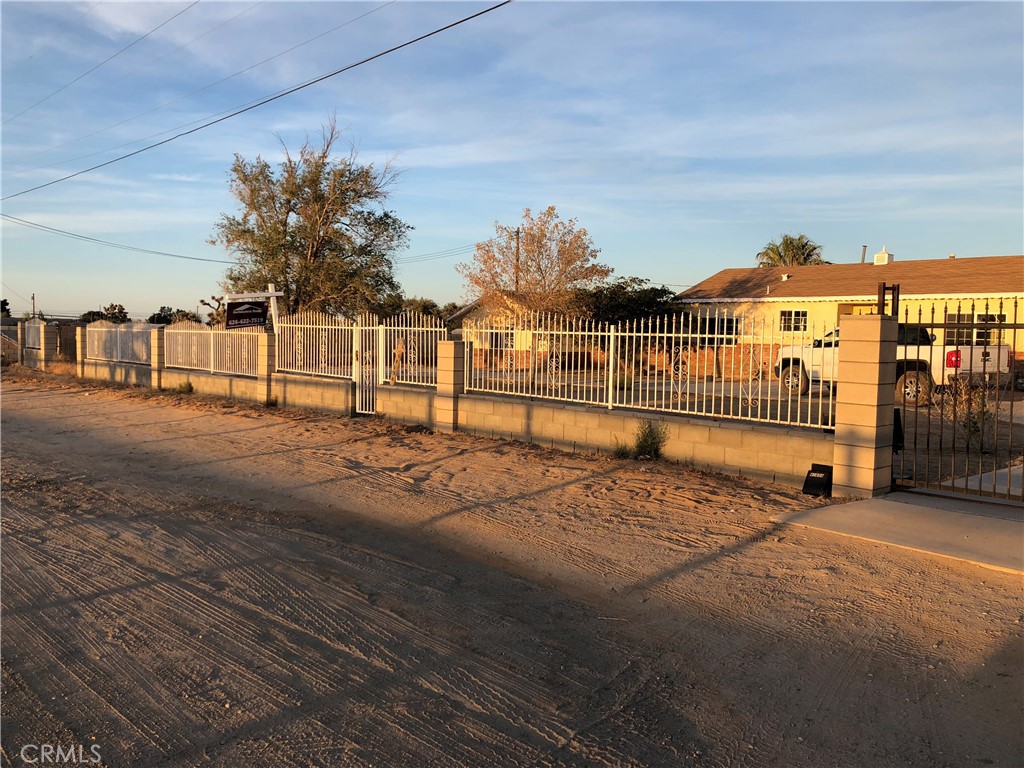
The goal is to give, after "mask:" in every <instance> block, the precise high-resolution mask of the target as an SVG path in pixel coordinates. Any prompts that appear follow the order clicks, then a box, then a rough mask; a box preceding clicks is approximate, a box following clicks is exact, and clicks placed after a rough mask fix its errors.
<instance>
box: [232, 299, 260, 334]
mask: <svg viewBox="0 0 1024 768" xmlns="http://www.w3.org/2000/svg"><path fill="white" fill-rule="evenodd" d="M227 306H228V313H227V320H226V322H225V327H226V328H227V329H228V330H231V329H232V328H251V327H253V326H262V325H266V324H267V302H265V301H230V302H228V305H227Z"/></svg>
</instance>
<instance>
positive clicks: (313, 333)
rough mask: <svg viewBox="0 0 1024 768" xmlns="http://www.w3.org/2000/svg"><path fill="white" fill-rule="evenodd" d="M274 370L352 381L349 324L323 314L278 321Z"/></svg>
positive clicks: (351, 329) (350, 325)
mask: <svg viewBox="0 0 1024 768" xmlns="http://www.w3.org/2000/svg"><path fill="white" fill-rule="evenodd" d="M275 333H276V334H277V370H279V371H288V372H291V373H306V374H311V375H314V376H338V377H341V378H346V379H351V378H352V333H353V322H352V320H351V319H349V318H346V317H339V316H337V315H328V314H325V313H323V312H299V313H298V314H294V315H283V316H281V317H280V318H278V321H277V326H276V327H275Z"/></svg>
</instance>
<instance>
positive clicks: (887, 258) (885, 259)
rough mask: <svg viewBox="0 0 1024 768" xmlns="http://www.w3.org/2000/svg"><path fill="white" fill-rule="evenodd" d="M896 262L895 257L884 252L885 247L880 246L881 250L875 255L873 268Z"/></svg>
mask: <svg viewBox="0 0 1024 768" xmlns="http://www.w3.org/2000/svg"><path fill="white" fill-rule="evenodd" d="M894 261H896V257H895V256H893V255H892V254H891V253H889V252H888V251H887V250H885V246H884V245H883V246H882V250H880V251H879V252H878V253H876V254H875V266H876V267H878V266H882V265H884V264H891V263H892V262H894Z"/></svg>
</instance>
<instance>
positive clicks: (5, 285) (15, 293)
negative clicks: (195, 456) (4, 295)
mask: <svg viewBox="0 0 1024 768" xmlns="http://www.w3.org/2000/svg"><path fill="white" fill-rule="evenodd" d="M0 285H2V286H3V287H4V288H6V289H7V290H8V291H10V292H11V293H13V294H14V295H15V296H17V297H18V298H19V299H21V300H22V301H24V302H25V303H26V304H28V303H30V302H29V300H28V299H26V298H25V297H24V296H22V295H21V294H20V293H18V292H17V291H16V290H14V289H13V288H11V286H9V285H8V284H7V283H0Z"/></svg>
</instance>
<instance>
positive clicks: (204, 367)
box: [164, 320, 264, 376]
mask: <svg viewBox="0 0 1024 768" xmlns="http://www.w3.org/2000/svg"><path fill="white" fill-rule="evenodd" d="M263 333H264V330H263V329H262V328H238V329H234V330H230V331H228V330H225V328H224V326H222V325H221V326H214V327H213V328H209V327H207V326H205V325H203V324H202V323H195V322H191V321H187V320H186V321H184V322H180V323H174V324H173V325H169V326H167V328H166V330H165V331H164V359H165V361H166V365H167V367H168V368H187V369H191V370H199V371H209V372H210V373H231V374H235V375H238V376H255V375H256V356H257V349H258V345H259V337H260V335H262V334H263Z"/></svg>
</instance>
